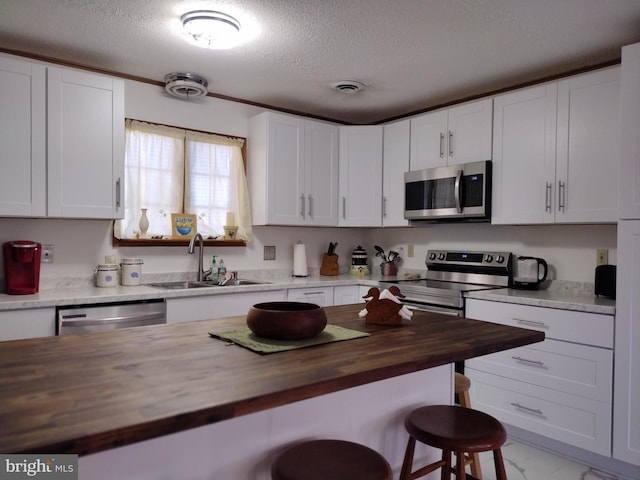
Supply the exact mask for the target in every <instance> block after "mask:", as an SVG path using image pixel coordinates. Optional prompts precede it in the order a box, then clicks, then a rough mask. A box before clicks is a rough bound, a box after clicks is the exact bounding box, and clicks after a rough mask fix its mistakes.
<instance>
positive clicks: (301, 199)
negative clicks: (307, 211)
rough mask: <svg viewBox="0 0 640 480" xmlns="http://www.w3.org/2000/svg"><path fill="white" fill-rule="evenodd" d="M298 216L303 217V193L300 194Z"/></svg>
mask: <svg viewBox="0 0 640 480" xmlns="http://www.w3.org/2000/svg"><path fill="white" fill-rule="evenodd" d="M300 216H301V217H302V218H304V193H303V194H301V195H300Z"/></svg>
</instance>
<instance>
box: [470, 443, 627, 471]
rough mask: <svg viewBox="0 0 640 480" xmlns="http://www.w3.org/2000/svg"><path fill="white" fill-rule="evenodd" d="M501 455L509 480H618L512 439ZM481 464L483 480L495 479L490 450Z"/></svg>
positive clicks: (481, 460)
mask: <svg viewBox="0 0 640 480" xmlns="http://www.w3.org/2000/svg"><path fill="white" fill-rule="evenodd" d="M502 455H503V457H504V464H505V469H506V471H507V478H508V479H509V480H617V477H616V476H613V475H610V474H607V473H604V472H599V471H597V470H593V469H592V468H591V467H588V466H585V465H581V464H579V463H575V462H573V461H571V460H567V459H566V458H562V457H557V456H555V455H552V454H550V453H548V452H544V451H541V450H538V449H536V448H533V447H531V446H529V445H526V444H524V443H519V442H517V441H514V440H511V439H509V440H507V443H506V444H505V445H504V447H502ZM480 465H481V466H482V478H483V480H495V469H494V467H493V455H492V454H491V453H490V452H488V453H482V454H480Z"/></svg>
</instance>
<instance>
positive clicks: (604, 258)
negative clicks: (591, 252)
mask: <svg viewBox="0 0 640 480" xmlns="http://www.w3.org/2000/svg"><path fill="white" fill-rule="evenodd" d="M607 263H609V250H607V249H606V248H599V249H598V250H597V251H596V267H597V266H598V265H606V264H607Z"/></svg>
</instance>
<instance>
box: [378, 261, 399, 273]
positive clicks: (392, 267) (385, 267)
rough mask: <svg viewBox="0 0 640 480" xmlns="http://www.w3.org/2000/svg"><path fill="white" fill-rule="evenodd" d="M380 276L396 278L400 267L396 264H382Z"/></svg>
mask: <svg viewBox="0 0 640 480" xmlns="http://www.w3.org/2000/svg"><path fill="white" fill-rule="evenodd" d="M380 274H381V275H382V276H384V277H395V276H396V275H398V265H396V264H395V262H384V263H382V264H380Z"/></svg>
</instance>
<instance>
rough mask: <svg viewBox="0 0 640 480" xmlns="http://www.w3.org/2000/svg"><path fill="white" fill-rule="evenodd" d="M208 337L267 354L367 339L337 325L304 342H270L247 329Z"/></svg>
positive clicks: (357, 332)
mask: <svg viewBox="0 0 640 480" xmlns="http://www.w3.org/2000/svg"><path fill="white" fill-rule="evenodd" d="M209 335H210V336H212V337H213V338H217V339H219V340H225V341H228V342H232V343H235V344H236V345H240V346H241V347H245V348H248V349H249V350H252V351H254V352H256V353H260V354H263V355H264V354H267V353H276V352H284V351H286V350H294V349H296V348H304V347H312V346H314V345H321V344H323V343H331V342H341V341H343V340H353V339H355V338H362V337H368V336H369V334H368V333H365V332H359V331H358V330H351V329H349V328H344V327H339V326H337V325H327V326H326V327H325V328H324V330H323V331H322V332H320V333H319V334H318V335H316V336H315V337H313V338H307V339H305V340H272V339H270V338H262V337H258V336H256V335H255V334H254V333H253V332H252V331H251V330H249V329H248V328H240V329H238V330H230V331H227V332H222V333H213V332H209Z"/></svg>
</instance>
